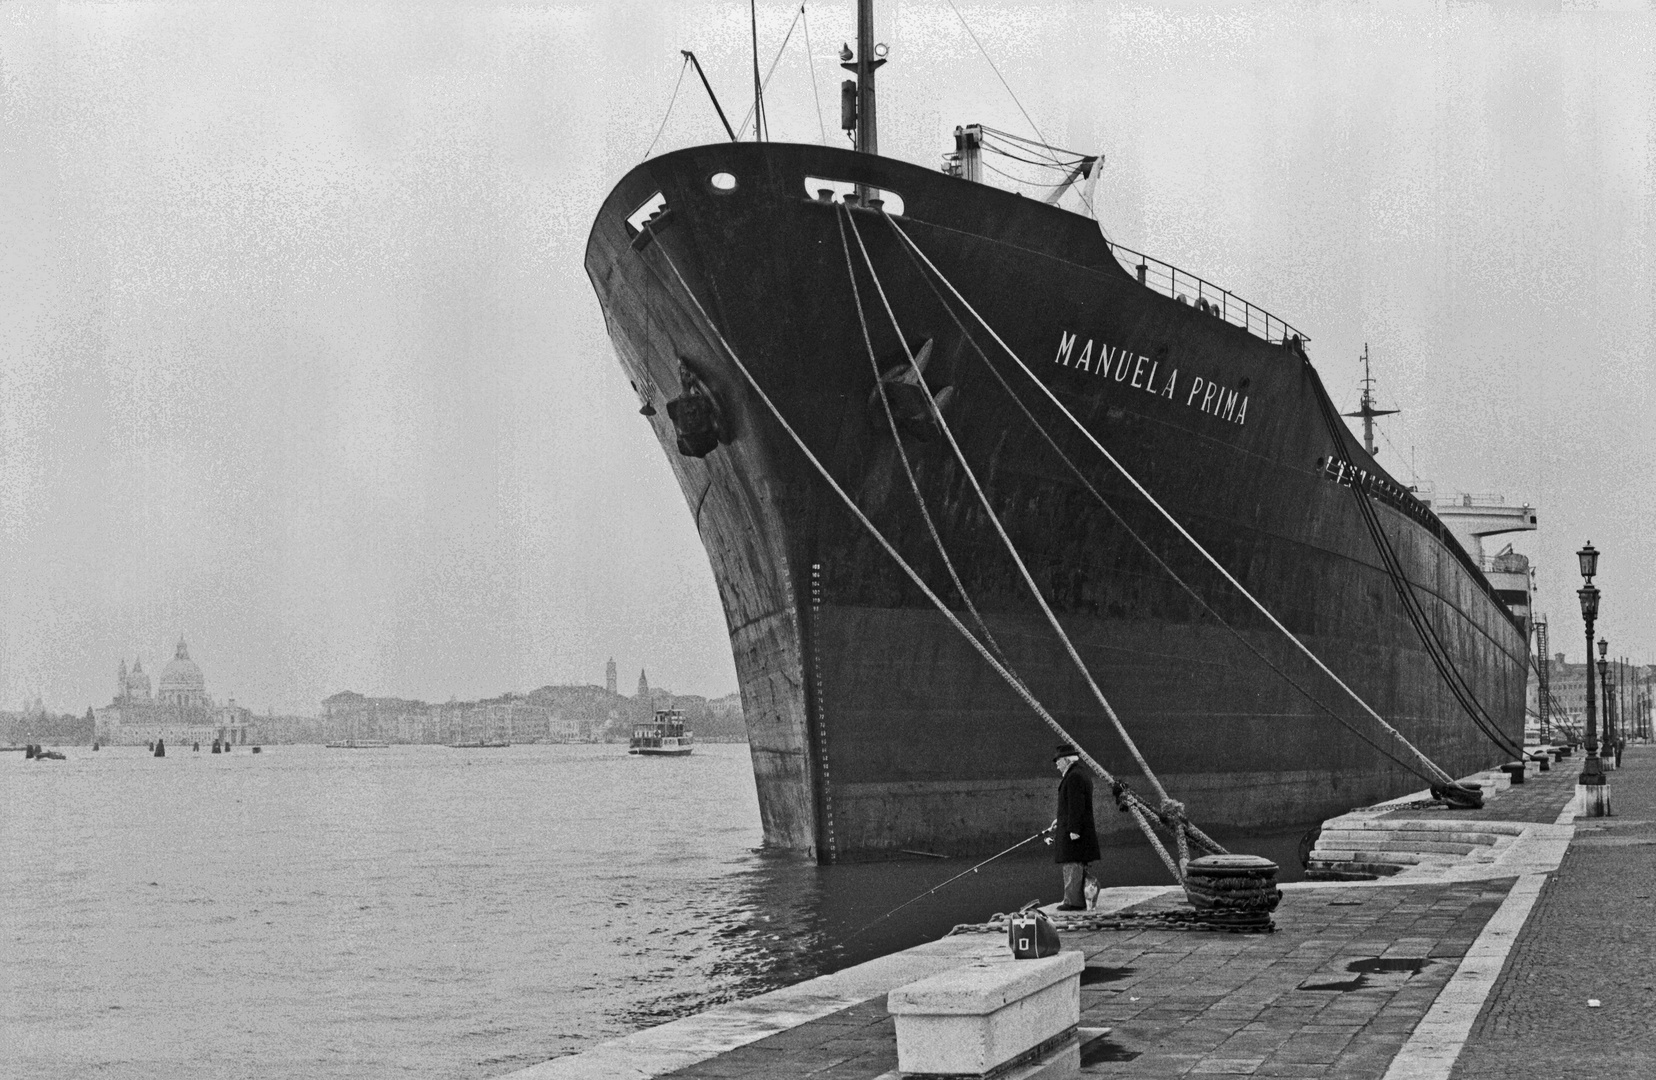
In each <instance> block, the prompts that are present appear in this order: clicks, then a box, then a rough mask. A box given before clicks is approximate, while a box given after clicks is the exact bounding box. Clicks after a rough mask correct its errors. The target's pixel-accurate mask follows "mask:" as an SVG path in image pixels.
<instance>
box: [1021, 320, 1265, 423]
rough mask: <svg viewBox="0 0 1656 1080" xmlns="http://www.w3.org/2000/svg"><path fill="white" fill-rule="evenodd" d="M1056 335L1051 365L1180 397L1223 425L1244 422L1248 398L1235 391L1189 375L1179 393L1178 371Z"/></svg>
mask: <svg viewBox="0 0 1656 1080" xmlns="http://www.w3.org/2000/svg"><path fill="white" fill-rule="evenodd" d="M1058 335H1059V336H1058V355H1056V356H1055V357H1053V362H1054V363H1057V364H1061V365H1063V366H1064V367H1067V368H1070V369H1072V370H1074V371H1086V372H1091V373H1092V374H1094V375H1097V376H1100V377H1103V378H1109V379H1114V380H1115V381H1116V382H1118V383H1125V384H1126V385H1128V386H1131V387H1132V388H1133V389H1135V390H1143V391H1144V392H1145V393H1147V394H1152V395H1154V396H1156V397H1164V398H1166V399H1167V400H1169V401H1179V399H1180V398H1183V399H1184V401H1183V403H1184V405H1185V407H1186V408H1191V409H1200V410H1201V411H1202V412H1205V413H1207V414H1208V415H1209V416H1216V417H1218V418H1219V419H1221V420H1224V421H1226V422H1227V423H1232V424H1238V425H1240V424H1246V423H1247V422H1248V398H1247V395H1245V394H1243V393H1242V392H1241V391H1239V390H1233V389H1230V388H1229V387H1224V386H1220V385H1219V384H1218V383H1216V382H1213V381H1212V380H1210V379H1204V378H1202V377H1201V376H1200V375H1192V376H1190V377H1189V381H1188V382H1187V383H1186V384H1185V389H1184V390H1183V391H1182V392H1181V390H1180V385H1179V369H1178V368H1173V369H1172V370H1170V371H1167V372H1165V373H1163V372H1162V371H1161V362H1160V361H1159V360H1152V359H1151V358H1150V357H1148V356H1143V355H1140V354H1137V353H1134V352H1133V351H1132V350H1130V349H1125V348H1118V347H1117V346H1114V345H1109V344H1106V343H1105V342H1102V341H1099V342H1096V343H1095V342H1094V341H1093V339H1092V338H1088V339H1087V341H1086V344H1085V345H1081V339H1080V338H1079V337H1078V336H1077V335H1075V334H1071V333H1067V332H1065V331H1062V330H1060V331H1059V332H1058ZM1077 345H1080V351H1079V352H1077V351H1076V346H1077ZM1158 376H1159V377H1161V381H1160V382H1159V383H1158V382H1157V381H1156V380H1157V378H1158Z"/></svg>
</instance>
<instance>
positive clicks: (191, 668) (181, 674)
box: [156, 638, 207, 694]
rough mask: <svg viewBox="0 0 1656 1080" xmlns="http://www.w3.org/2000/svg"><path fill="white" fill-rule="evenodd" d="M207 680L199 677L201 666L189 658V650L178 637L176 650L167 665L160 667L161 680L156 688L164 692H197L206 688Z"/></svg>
mask: <svg viewBox="0 0 1656 1080" xmlns="http://www.w3.org/2000/svg"><path fill="white" fill-rule="evenodd" d="M206 686H207V682H206V680H205V679H203V678H202V677H201V668H199V667H197V666H196V662H195V661H194V660H191V659H190V650H189V649H188V648H186V647H185V645H184V639H183V638H179V639H178V651H177V652H175V653H174V654H173V658H172V659H171V660H170V661H168V663H167V666H166V667H165V668H162V669H161V682H160V684H159V685H157V687H156V689H157V690H158V691H159V692H160V693H162V694H166V693H168V692H169V691H170V692H173V693H178V692H185V693H195V694H199V693H201V692H202V691H203V690H204V689H206Z"/></svg>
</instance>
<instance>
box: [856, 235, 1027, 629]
mask: <svg viewBox="0 0 1656 1080" xmlns="http://www.w3.org/2000/svg"><path fill="white" fill-rule="evenodd" d="M841 206H842V208H843V204H841ZM849 216H850V211H849V210H845V217H849ZM845 217H841V216H840V214H839V213H838V212H836V213H835V215H834V220H835V223H836V224H838V225H839V234H840V249H841V250H842V251H843V252H844V254H845V274H846V277H847V278H849V279H850V281H851V298H852V300H854V301H855V302H856V305H857V324H858V325H859V326H860V327H861V328H862V336H863V348H864V349H865V350H866V351H867V353H868V366H869V368H870V369H871V370H872V371H873V373H874V388H875V389H876V390H877V391H878V392H879V395H880V405H881V406H882V407H883V408H884V409H885V418H886V426H887V427H888V428H890V429H891V442H892V445H894V446H895V447H896V448H897V457H898V459H899V460H900V461H902V463H903V474H904V475H905V476H907V477H908V482H909V490H910V491H911V492H913V493H914V501H915V503H916V505H918V506H919V507H920V517H921V518H922V519H924V521H925V522H926V531H927V532H929V533H931V538H932V544H933V545H934V546H936V548H937V554H938V555H939V556H941V557H942V559H943V566H944V567H945V568H946V569H947V570H948V571H949V580H950V581H951V582H953V583H954V587H955V591H956V592H958V593H959V594H960V599H961V601H962V602H963V603H965V605H966V610H967V611H970V612H971V613H972V619H973V620H974V621H975V622H976V623H977V624H978V629H979V630H982V631H983V637H984V640H985V641H987V642H988V643H989V645H990V647H991V648H993V649H994V650H995V651H996V652H997V653H999V652H1000V651H1001V649H1000V645H999V644H997V643H996V641H995V636H994V635H993V634H991V633H990V632H989V624H988V623H986V622H984V620H983V615H982V614H981V613H980V612H979V611H978V609H977V605H976V604H974V603H972V597H971V594H969V593H968V592H967V591H966V583H965V582H963V581H961V580H960V575H959V574H958V573H957V572H956V571H955V565H954V560H953V559H951V558H949V551H948V549H947V548H945V547H944V546H943V537H942V535H941V534H939V533H938V531H937V525H936V523H935V522H934V521H932V516H931V510H930V509H928V508H927V506H926V500H925V497H924V496H923V495H921V493H920V481H919V480H918V479H916V478H915V475H914V466H913V465H912V464H911V463H910V462H909V456H908V450H907V449H905V448H904V446H903V437H902V435H901V434H899V433H898V431H897V418H896V417H895V416H894V415H892V412H891V397H890V395H889V393H887V391H886V384H885V380H884V379H882V378H881V377H880V362H879V360H878V359H877V358H876V357H875V355H874V341H873V339H872V338H871V337H870V336H869V333H868V320H867V319H866V318H865V317H864V316H863V302H862V290H860V289H859V288H858V287H857V274H856V271H855V270H853V269H852V267H851V245H850V244H849V243H848V242H847V241H846V239H845ZM853 228H855V225H853ZM876 284H878V282H876ZM904 348H907V346H906V345H905V346H904ZM910 366H913V361H912V358H911V360H910ZM922 382H924V380H922Z"/></svg>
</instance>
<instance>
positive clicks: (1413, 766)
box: [903, 245, 1437, 783]
mask: <svg viewBox="0 0 1656 1080" xmlns="http://www.w3.org/2000/svg"><path fill="white" fill-rule="evenodd" d="M903 254H905V255H907V256H908V258H909V262H910V264H911V265H913V266H914V268H915V269H916V271H917V272H919V274H920V278H921V280H923V281H924V282H925V283H926V286H927V287H928V288H929V289H931V292H932V295H933V296H934V297H936V298H937V302H938V305H939V306H940V307H942V308H943V310H944V311H945V312H947V313H948V316H949V319H950V321H952V322H953V323H954V325H955V329H956V330H958V331H959V332H960V336H961V338H962V339H963V340H964V341H965V342H966V344H967V345H969V346H971V349H972V351H973V352H974V353H976V354H977V357H978V359H979V360H980V361H982V362H983V366H984V367H985V368H986V369H988V371H989V374H990V375H992V376H994V378H995V381H996V382H997V383H999V384H1000V387H1001V389H1002V390H1003V391H1005V392H1006V396H1007V397H1008V398H1010V399H1011V400H1012V403H1013V404H1014V405H1016V406H1017V407H1018V411H1020V412H1021V413H1023V416H1024V419H1025V420H1026V421H1028V423H1029V426H1030V427H1032V428H1033V429H1034V430H1035V431H1036V433H1037V434H1039V435H1040V436H1041V438H1042V439H1043V440H1044V441H1045V442H1046V444H1047V447H1048V448H1049V449H1051V451H1052V452H1053V453H1054V454H1055V455H1057V457H1058V460H1059V461H1061V462H1063V463H1064V467H1065V468H1067V469H1068V470H1069V471H1070V474H1071V475H1072V476H1074V477H1075V479H1076V481H1077V482H1078V483H1080V485H1081V486H1082V487H1084V488H1086V490H1087V493H1088V494H1090V495H1091V496H1092V497H1093V499H1094V500H1095V501H1097V503H1098V505H1100V506H1102V507H1103V508H1104V511H1105V512H1106V513H1108V514H1109V515H1110V517H1111V518H1112V519H1113V520H1114V521H1115V523H1116V524H1117V525H1118V526H1120V527H1121V530H1122V531H1123V532H1125V533H1126V534H1127V535H1128V536H1129V537H1131V538H1132V539H1133V542H1134V543H1136V544H1138V546H1139V547H1140V548H1141V549H1142V550H1143V551H1144V553H1145V554H1146V555H1148V556H1149V557H1150V559H1151V560H1152V561H1153V562H1155V564H1156V565H1157V566H1159V567H1160V568H1161V569H1162V572H1163V573H1165V574H1166V575H1167V576H1168V577H1169V578H1171V579H1172V580H1173V583H1174V584H1175V585H1177V586H1178V587H1179V588H1180V589H1182V590H1183V591H1184V592H1185V594H1186V595H1188V596H1189V597H1190V598H1191V599H1192V600H1194V601H1195V602H1196V603H1197V604H1198V605H1200V606H1201V608H1202V610H1203V611H1205V612H1207V614H1208V615H1209V616H1211V617H1212V619H1213V621H1214V622H1216V623H1218V624H1219V625H1220V626H1221V627H1223V628H1224V629H1225V630H1226V631H1227V632H1229V633H1230V635H1231V636H1232V637H1234V638H1236V640H1237V641H1238V642H1239V643H1240V644H1241V645H1242V647H1243V648H1245V649H1247V650H1248V651H1249V652H1250V653H1252V654H1253V656H1254V658H1255V659H1257V660H1258V661H1259V662H1260V663H1262V664H1264V665H1265V666H1266V667H1268V668H1270V669H1271V670H1272V671H1273V672H1275V673H1276V674H1277V675H1278V676H1279V677H1280V678H1281V679H1282V681H1283V682H1286V683H1287V684H1288V685H1289V686H1291V687H1293V688H1294V689H1295V690H1296V691H1297V692H1298V693H1299V694H1300V695H1301V696H1302V697H1304V698H1305V699H1306V700H1307V701H1309V702H1310V703H1311V704H1312V705H1314V706H1316V708H1317V709H1318V710H1319V711H1321V712H1322V713H1324V714H1325V715H1327V716H1328V717H1329V718H1330V719H1332V720H1333V721H1334V722H1335V723H1337V724H1339V725H1340V726H1341V727H1343V728H1345V729H1346V730H1347V731H1349V732H1351V734H1353V735H1355V736H1356V737H1357V738H1358V739H1359V740H1361V741H1362V742H1363V743H1364V745H1366V746H1368V747H1369V749H1371V750H1373V751H1374V752H1375V753H1377V754H1379V755H1380V756H1381V757H1384V758H1387V759H1388V760H1390V761H1391V762H1393V763H1394V764H1396V765H1397V766H1399V767H1400V768H1403V769H1405V770H1407V771H1408V772H1411V773H1414V774H1415V775H1416V776H1418V777H1420V778H1421V779H1423V780H1425V781H1426V782H1427V783H1435V782H1436V780H1437V777H1436V776H1435V775H1434V774H1432V773H1430V772H1427V771H1425V770H1424V769H1422V768H1421V767H1420V765H1419V764H1418V763H1416V762H1415V761H1412V760H1408V759H1406V758H1402V757H1399V756H1398V755H1397V754H1395V753H1393V752H1392V751H1391V750H1389V749H1387V748H1386V747H1385V746H1382V745H1381V744H1380V743H1377V742H1375V741H1374V740H1373V739H1372V738H1370V737H1369V736H1368V734H1367V733H1366V732H1364V731H1363V730H1362V729H1361V728H1359V727H1357V725H1355V724H1353V723H1352V722H1351V721H1350V720H1348V719H1346V718H1345V717H1344V716H1341V715H1340V714H1339V713H1337V712H1335V711H1334V710H1333V709H1332V708H1330V707H1329V706H1328V705H1327V704H1326V703H1325V702H1324V701H1323V700H1322V699H1321V698H1319V697H1318V696H1317V695H1315V694H1313V693H1312V692H1311V691H1310V690H1309V689H1308V688H1306V687H1305V686H1303V685H1301V683H1300V682H1299V680H1297V679H1295V678H1294V677H1293V676H1292V675H1290V674H1289V673H1288V672H1286V671H1284V670H1283V669H1282V668H1281V667H1280V666H1279V665H1278V664H1277V663H1276V662H1275V661H1273V660H1272V659H1271V658H1270V657H1268V656H1266V655H1265V654H1264V653H1263V652H1261V651H1260V648H1259V646H1257V645H1255V644H1254V643H1253V642H1252V641H1250V640H1248V638H1247V636H1246V635H1244V634H1243V633H1242V631H1240V630H1238V629H1237V628H1236V627H1235V626H1233V625H1231V623H1230V622H1229V621H1228V620H1227V619H1226V618H1225V617H1224V616H1223V615H1220V614H1219V612H1218V611H1216V610H1215V609H1214V607H1213V605H1212V604H1210V603H1209V602H1208V600H1207V598H1206V597H1205V596H1203V595H1202V594H1201V593H1200V592H1198V591H1197V590H1196V589H1195V587H1194V586H1192V585H1191V584H1190V583H1189V582H1187V581H1185V579H1184V578H1183V577H1181V576H1180V575H1179V574H1178V572H1177V571H1175V570H1174V569H1173V568H1172V567H1171V566H1169V565H1168V564H1167V561H1166V560H1165V559H1163V558H1162V557H1161V555H1160V554H1159V553H1158V552H1157V551H1156V549H1155V548H1154V547H1152V546H1151V544H1150V542H1149V541H1148V540H1146V539H1144V537H1142V536H1140V535H1139V534H1138V531H1137V530H1135V529H1134V528H1133V527H1132V526H1131V525H1129V524H1128V523H1127V519H1126V518H1124V517H1122V516H1121V513H1120V511H1118V510H1117V509H1116V508H1115V507H1114V506H1113V505H1112V504H1111V503H1110V501H1109V500H1108V499H1106V498H1105V497H1104V495H1103V493H1102V492H1100V491H1099V490H1098V488H1097V487H1096V486H1094V484H1093V482H1092V481H1091V480H1090V479H1088V477H1087V474H1086V473H1084V472H1082V471H1081V467H1080V466H1079V465H1077V464H1076V463H1075V461H1074V459H1073V458H1071V457H1070V456H1069V455H1068V454H1067V453H1065V452H1064V449H1063V448H1062V447H1061V446H1059V445H1058V441H1057V440H1056V439H1055V438H1053V436H1052V432H1050V431H1049V430H1047V426H1046V425H1045V424H1043V423H1041V421H1040V420H1039V419H1038V418H1037V417H1036V416H1035V414H1034V413H1033V412H1031V411H1030V408H1029V405H1028V404H1027V403H1025V401H1024V400H1023V397H1022V396H1021V395H1020V394H1019V393H1018V392H1017V391H1016V390H1014V389H1013V388H1012V384H1011V383H1009V382H1007V381H1006V376H1004V375H1002V374H1001V372H1000V369H999V368H998V367H996V366H995V365H994V363H993V362H991V361H990V359H989V357H988V355H987V354H986V353H984V351H983V347H982V346H981V345H979V344H978V341H977V338H976V337H974V336H973V335H972V332H971V331H970V330H969V329H967V327H966V324H965V323H964V322H962V321H961V318H960V315H959V314H958V313H957V312H956V311H955V309H954V308H953V307H952V306H951V305H950V304H949V303H948V301H947V300H945V299H944V297H943V293H942V292H941V291H940V290H939V289H938V287H937V283H936V282H935V281H933V280H932V279H931V277H930V276H929V275H927V274H926V273H925V270H924V268H923V267H922V266H921V265H920V261H919V260H918V259H916V258H915V256H914V252H913V251H911V250H909V248H908V247H907V246H906V245H905V246H904V247H903Z"/></svg>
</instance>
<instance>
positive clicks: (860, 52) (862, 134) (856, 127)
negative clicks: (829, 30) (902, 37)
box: [840, 0, 885, 154]
mask: <svg viewBox="0 0 1656 1080" xmlns="http://www.w3.org/2000/svg"><path fill="white" fill-rule="evenodd" d="M884 48H885V46H883V45H875V44H874V0H857V53H856V57H855V59H853V58H852V57H850V56H847V55H846V52H845V50H843V49H842V50H841V51H840V59H841V60H842V61H845V62H844V63H841V64H840V67H842V68H844V69H845V70H846V71H849V72H852V73H854V74H855V75H856V76H857V78H856V80H855V81H852V80H850V79H847V80H845V83H844V84H843V85H842V86H841V88H840V91H841V103H840V115H841V126H842V127H844V128H847V129H849V130H851V131H852V132H853V133H854V135H855V141H854V143H853V145H854V147H855V148H856V150H857V151H858V152H859V153H863V154H878V153H879V152H880V135H879V124H878V122H877V116H878V113H877V111H876V109H875V105H874V72H875V69H877V68H879V67H880V65H882V64H884V63H885V58H884V57H883V56H877V55H875V53H876V51H883V50H884Z"/></svg>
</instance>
